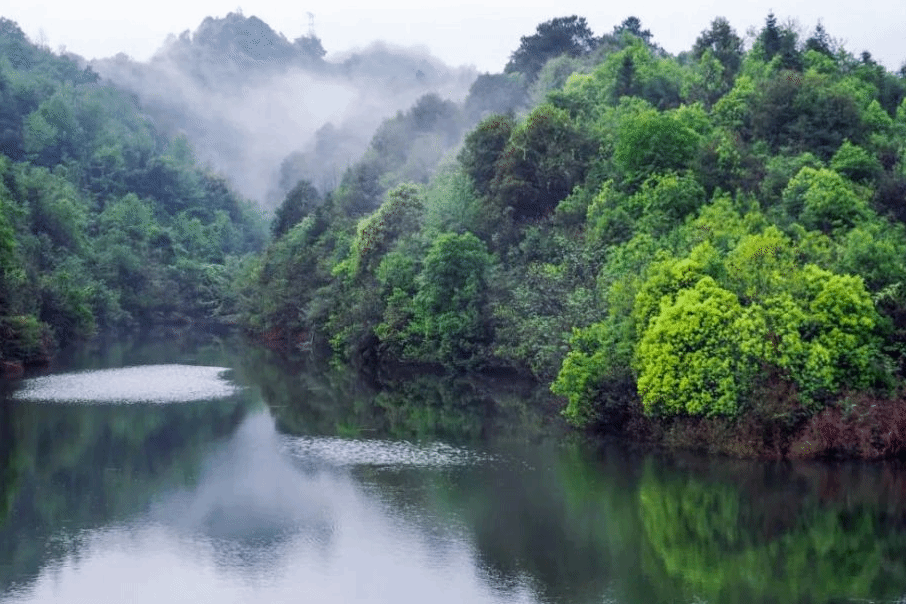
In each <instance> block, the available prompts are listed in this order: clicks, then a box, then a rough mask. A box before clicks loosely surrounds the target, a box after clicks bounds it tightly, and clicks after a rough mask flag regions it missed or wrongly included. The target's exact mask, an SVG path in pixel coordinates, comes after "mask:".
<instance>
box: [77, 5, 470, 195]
mask: <svg viewBox="0 0 906 604" xmlns="http://www.w3.org/2000/svg"><path fill="white" fill-rule="evenodd" d="M327 50H330V51H331V55H327ZM339 50H340V49H335V48H333V49H325V48H324V47H323V46H322V45H321V41H320V39H318V38H317V36H315V35H314V34H313V33H310V34H309V35H305V36H300V37H299V38H296V39H295V40H293V41H290V40H287V39H286V38H285V37H284V36H283V35H282V34H279V33H278V32H276V31H274V30H273V29H272V28H271V27H270V26H269V25H268V24H267V23H265V22H264V21H262V20H261V19H258V18H257V17H254V16H245V15H243V14H242V13H241V12H235V13H229V14H228V15H227V16H226V17H222V18H213V17H207V18H206V19H205V20H204V21H202V23H201V24H200V25H199V26H198V28H197V29H196V30H195V31H194V32H192V33H190V32H189V31H185V32H183V33H182V34H180V35H179V36H172V35H171V36H170V37H169V38H168V39H167V41H166V42H165V43H164V44H163V45H162V46H161V48H160V49H158V51H157V52H156V53H155V54H154V56H153V57H152V58H151V59H150V60H149V61H147V62H139V61H134V60H132V59H130V58H129V57H127V56H126V55H118V56H116V57H114V58H110V59H100V60H95V61H92V62H91V66H92V68H93V69H94V70H95V71H97V72H98V73H99V74H100V75H101V77H103V78H106V79H109V80H110V81H112V82H113V83H115V84H116V85H117V86H120V87H122V88H125V89H127V90H130V91H131V92H134V93H135V94H136V95H137V96H138V98H139V100H140V102H141V103H142V107H143V109H144V110H145V111H146V112H147V113H148V114H149V115H150V116H151V117H152V118H153V119H154V121H155V123H156V124H157V126H158V127H159V128H160V129H161V130H162V131H163V132H164V133H165V134H168V135H176V134H177V133H184V134H185V135H186V137H187V138H188V139H189V141H190V142H191V143H192V144H193V147H194V148H195V149H196V150H197V153H198V156H199V160H200V161H202V162H203V163H210V164H211V165H213V166H214V167H215V168H216V169H218V170H219V171H221V172H222V173H223V174H225V175H227V177H228V178H229V179H230V181H231V182H232V183H234V185H235V187H236V189H237V190H238V191H240V192H241V193H242V194H243V195H245V196H246V197H249V198H250V199H254V200H255V201H257V202H258V203H259V204H262V205H263V206H265V207H267V208H268V209H273V208H274V207H275V206H276V205H277V204H279V202H280V201H281V200H282V199H283V197H284V196H285V195H286V193H287V192H288V191H289V190H290V189H291V188H292V186H293V185H294V184H295V183H296V181H298V180H299V179H300V178H306V179H308V180H311V181H312V182H314V184H315V185H316V186H317V187H318V188H319V189H320V190H321V191H322V192H323V191H326V190H328V189H333V188H335V187H336V185H337V182H338V181H339V178H340V176H341V175H342V173H343V171H344V170H345V169H346V168H347V167H348V166H349V165H350V164H352V163H353V162H354V161H355V160H356V159H357V158H359V157H360V156H361V155H362V153H363V152H364V151H365V148H366V147H367V145H368V141H369V140H370V139H371V135H372V134H373V133H374V130H375V129H376V128H377V127H378V126H379V125H380V123H381V121H382V120H383V119H385V118H389V117H391V116H393V115H394V114H396V112H397V111H400V110H404V109H406V108H408V107H409V106H411V105H412V103H413V102H415V100H416V99H418V98H419V97H421V96H423V95H425V94H429V93H433V94H436V95H438V96H440V97H441V98H442V99H444V100H447V101H450V100H453V101H460V100H462V98H463V97H464V96H465V95H466V93H467V91H468V88H469V86H470V85H471V84H472V82H473V81H474V79H475V77H476V75H477V74H476V73H475V70H474V69H472V68H465V67H459V68H454V67H450V66H447V65H445V64H444V63H443V62H442V61H440V60H439V59H437V58H436V57H432V56H430V55H429V54H428V53H427V52H425V51H419V50H415V49H405V48H399V47H393V46H389V45H387V44H382V43H374V44H371V45H369V46H367V47H365V48H361V49H357V50H354V51H349V52H346V53H345V54H342V53H338V51H339Z"/></svg>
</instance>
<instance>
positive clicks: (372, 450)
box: [284, 437, 493, 468]
mask: <svg viewBox="0 0 906 604" xmlns="http://www.w3.org/2000/svg"><path fill="white" fill-rule="evenodd" d="M284 448H285V449H286V450H287V451H288V452H289V453H290V454H292V455H294V456H296V457H298V458H301V459H305V460H314V461H319V462H322V463H327V464H329V465H332V466H404V467H426V468H427V467H430V468H435V467H443V466H466V465H475V464H478V463H483V462H487V461H490V460H492V459H493V458H492V457H491V456H490V455H487V454H482V453H478V452H476V451H470V450H468V449H459V448H456V447H452V446H450V445H447V444H444V443H428V444H424V445H421V444H415V443H410V442H404V441H387V440H352V439H345V438H337V437H286V438H285V440H284Z"/></svg>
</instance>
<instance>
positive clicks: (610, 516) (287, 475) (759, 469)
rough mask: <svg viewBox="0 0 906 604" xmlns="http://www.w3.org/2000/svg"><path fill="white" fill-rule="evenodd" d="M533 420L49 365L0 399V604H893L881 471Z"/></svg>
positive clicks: (511, 406) (227, 354)
mask: <svg viewBox="0 0 906 604" xmlns="http://www.w3.org/2000/svg"><path fill="white" fill-rule="evenodd" d="M545 398H546V395H545V393H544V392H543V391H537V390H535V391H533V390H531V389H527V388H526V387H525V386H524V385H519V384H513V383H507V382H504V381H500V380H498V381H496V382H492V381H482V382H474V381H467V380H452V379H442V378H437V377H426V376H423V377H419V378H416V379H412V380H408V381H401V382H398V383H395V384H393V385H392V387H391V388H389V389H384V390H382V391H377V390H375V389H373V388H371V387H369V386H366V385H365V384H364V383H363V382H362V380H361V379H358V378H357V377H356V376H354V375H351V374H349V373H343V372H338V371H336V370H330V369H326V368H323V367H318V368H316V367H308V368H305V367H300V366H290V365H288V364H286V363H284V362H281V361H280V360H279V359H276V358H274V357H272V356H270V355H269V354H268V353H265V352H263V351H260V350H256V349H254V348H249V347H243V346H241V345H238V344H235V343H230V342H222V341H217V340H206V341H205V340H200V341H199V340H192V339H190V338H184V339H180V338H170V339H168V340H167V341H166V342H161V341H157V342H155V341H150V342H144V343H141V344H136V343H122V342H120V343H113V344H108V345H105V346H100V347H95V348H94V349H89V348H86V349H83V350H79V351H75V352H72V353H71V354H69V355H68V356H66V357H64V358H63V360H62V361H61V363H60V364H59V366H57V367H55V368H53V370H51V371H50V372H47V374H46V375H41V376H33V377H32V379H28V380H25V381H20V382H17V383H15V384H7V385H6V389H5V390H4V391H3V392H2V393H0V602H2V603H4V604H5V603H10V604H12V603H16V604H20V603H21V604H24V603H32V602H35V603H37V602H42V603H43V602H66V603H81V602H85V603H98V602H129V603H139V604H144V603H148V604H150V603H161V602H190V603H192V604H199V603H206V602H212V603H233V602H235V603H240V602H242V603H245V602H249V603H253V602H254V603H268V602H274V603H282V602H287V603H288V602H293V603H297V602H318V603H326V604H332V603H346V602H375V603H377V602H381V603H385V602H386V603H392V604H404V603H413V604H414V603H424V602H431V603H432V604H440V603H446V602H450V603H457V604H460V603H468V602H475V603H485V602H488V603H491V602H494V603H516V602H526V603H536V602H538V603H540V602H545V603H548V602H549V603H580V602H581V603H585V602H597V603H608V602H619V603H646V602H665V603H666V602H670V603H673V602H677V603H679V602H683V603H686V602H689V603H700V602H715V603H717V602H732V603H736V602H739V603H753V602H755V603H757V602H777V603H786V602H815V603H818V602H821V603H829V602H897V601H904V602H906V599H903V596H904V594H906V472H904V469H903V468H902V467H901V466H899V465H897V464H893V463H889V464H881V465H859V464H839V465H827V464H764V463H743V462H735V461H728V460H708V459H705V458H701V457H694V456H664V455H640V454H633V453H630V452H628V451H626V450H625V449H623V448H620V447H616V446H606V447H602V446H595V445H592V444H589V443H583V442H580V441H578V440H577V439H575V438H564V437H563V436H562V435H560V434H559V433H558V432H559V429H558V427H557V425H556V423H555V422H551V421H549V420H547V419H545V418H544V417H543V416H542V415H541V414H539V413H538V412H537V411H534V410H533V409H537V408H539V407H540V406H542V405H543V403H544V400H545Z"/></svg>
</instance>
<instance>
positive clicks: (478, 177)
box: [459, 115, 515, 195]
mask: <svg viewBox="0 0 906 604" xmlns="http://www.w3.org/2000/svg"><path fill="white" fill-rule="evenodd" d="M513 128H515V123H514V121H513V118H511V117H507V116H504V115H492V116H490V117H488V118H485V119H484V120H483V121H482V122H481V123H480V124H478V126H476V127H475V129H474V130H472V132H470V133H469V134H468V136H466V140H465V143H464V144H463V148H462V151H460V153H459V161H460V163H461V164H462V167H463V169H464V170H465V172H466V174H468V175H469V177H470V178H471V179H472V182H473V183H474V185H475V190H476V192H478V193H479V194H480V195H487V194H488V193H490V190H491V181H492V180H494V164H495V163H496V162H497V159H498V158H499V157H500V155H501V154H502V153H503V150H504V149H505V148H506V145H507V142H508V141H509V140H510V135H511V134H512V132H513Z"/></svg>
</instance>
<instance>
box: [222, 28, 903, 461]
mask: <svg viewBox="0 0 906 604" xmlns="http://www.w3.org/2000/svg"><path fill="white" fill-rule="evenodd" d="M904 76H906V70H901V71H900V72H899V73H890V72H887V71H886V70H885V69H883V68H882V67H881V66H879V65H878V64H877V63H875V62H874V61H873V60H872V59H871V55H870V54H869V53H867V52H863V53H862V54H861V55H859V56H854V55H853V54H851V53H850V52H849V51H847V50H846V49H845V48H843V46H842V45H841V44H840V43H838V42H837V41H835V40H834V39H833V38H831V37H830V35H829V34H828V33H827V32H826V31H825V30H824V28H823V26H822V25H821V24H820V23H818V24H817V25H816V26H815V29H814V30H813V32H812V33H811V35H810V36H809V37H807V38H805V39H801V38H800V35H799V34H798V33H797V32H796V31H795V30H794V29H792V28H791V27H790V26H788V25H781V24H778V22H777V20H776V18H775V17H774V15H773V14H770V15H768V16H767V18H766V20H765V22H764V25H763V26H762V27H761V29H760V30H759V31H756V32H755V35H754V36H750V37H749V38H748V43H744V41H743V38H742V37H741V36H740V35H739V34H737V32H736V31H735V30H734V29H733V28H732V27H731V26H730V25H729V23H728V22H727V20H726V19H723V18H720V17H718V18H716V19H714V20H713V21H712V23H710V24H709V25H708V27H707V28H706V29H704V30H703V31H702V32H701V35H700V36H699V37H698V39H697V40H696V42H695V44H694V46H693V48H692V49H691V50H690V51H688V52H684V53H681V54H680V55H679V56H671V55H670V54H669V53H666V52H665V51H664V50H663V49H661V48H660V47H659V46H657V44H656V43H655V41H654V36H653V35H652V34H651V32H650V31H648V30H646V29H644V27H643V25H642V23H641V22H640V21H639V20H638V19H636V18H634V17H630V18H627V19H626V20H625V21H623V22H622V23H621V24H619V25H617V26H615V27H614V29H613V32H612V33H608V34H604V35H602V36H595V35H594V34H593V32H591V31H590V30H589V28H588V26H587V24H586V22H585V20H584V19H582V18H579V17H577V16H571V17H562V18H557V19H553V20H551V21H548V22H546V23H543V24H541V25H539V26H538V28H537V31H536V32H535V33H534V34H532V35H528V36H525V37H523V38H522V43H521V45H520V47H519V48H518V49H516V50H515V51H514V52H513V54H512V57H511V60H510V62H509V63H508V64H507V65H506V68H505V70H504V73H502V74H486V75H483V76H480V77H479V78H478V79H477V80H476V81H475V83H474V84H473V87H472V91H471V96H470V97H469V98H467V100H466V102H465V104H464V105H463V107H462V109H461V110H460V111H462V112H463V114H462V115H465V116H467V118H466V119H468V117H472V118H473V119H478V118H480V119H481V121H480V123H478V124H477V125H475V126H474V128H472V129H471V131H470V132H468V133H467V135H466V136H465V137H464V142H463V144H462V146H461V149H460V151H459V153H458V156H457V157H456V158H450V157H448V158H447V159H446V160H445V162H444V163H443V164H442V167H441V168H440V170H439V171H438V172H437V173H435V174H433V175H431V176H430V178H427V179H426V178H425V177H424V173H422V174H419V175H418V177H416V178H408V179H407V174H409V175H412V174H413V172H412V162H413V156H412V155H410V154H409V152H410V151H411V150H412V149H413V148H414V142H413V141H414V140H415V139H416V136H415V133H416V132H431V133H433V135H435V136H439V135H441V134H442V133H443V132H449V133H451V135H452V130H444V126H442V124H444V123H452V122H445V121H444V120H445V119H451V120H452V119H453V118H452V117H449V118H446V117H443V116H454V115H455V114H456V109H455V108H454V107H453V106H450V107H449V108H446V109H441V105H440V104H438V103H435V104H434V108H433V109H432V110H431V111H430V112H429V114H430V115H435V116H437V118H436V119H434V120H433V121H432V122H431V123H430V124H428V123H426V122H424V121H420V120H419V119H418V118H417V117H416V113H417V111H416V109H415V108H413V110H411V111H410V112H409V113H407V114H400V115H399V116H397V117H396V118H394V119H392V120H389V121H387V122H385V124H384V125H383V126H381V128H379V129H378V132H377V134H376V135H375V136H374V138H373V139H372V143H371V147H370V149H369V150H368V151H367V152H366V154H365V156H364V158H363V159H362V160H361V161H360V162H359V163H358V164H356V165H355V166H353V167H352V168H351V169H350V170H349V171H348V172H347V173H346V174H345V175H344V177H343V179H342V180H341V182H340V184H339V186H338V187H337V188H336V189H335V190H333V191H331V192H329V193H328V194H327V195H326V196H325V198H324V200H323V201H322V202H320V204H313V203H308V202H304V203H303V201H302V200H303V198H308V199H310V198H311V196H310V195H309V196H308V197H306V196H304V195H301V196H300V193H299V191H305V190H306V189H305V187H302V188H301V189H298V188H297V189H296V190H294V191H296V192H295V193H294V194H293V195H290V196H288V197H287V198H286V201H285V202H284V205H285V208H284V209H282V210H281V214H280V216H281V220H280V222H279V226H275V229H274V232H275V233H276V234H277V235H278V236H277V237H276V239H275V240H274V241H273V242H272V243H271V245H270V246H269V248H268V250H267V251H266V252H265V254H264V255H263V256H261V257H260V259H259V260H258V262H257V264H256V266H255V267H254V268H253V269H252V270H250V271H249V273H247V275H246V280H245V281H243V282H239V283H237V286H238V287H239V294H238V295H239V297H240V299H241V300H243V304H244V305H245V317H246V322H247V325H248V327H249V329H250V330H251V331H253V332H257V333H261V334H266V335H267V336H268V337H269V338H270V339H271V340H272V341H275V342H282V343H283V344H285V345H290V346H291V345H293V343H296V342H302V341H305V342H308V341H310V340H311V338H312V337H313V336H319V337H320V338H322V341H323V342H325V343H327V344H329V345H330V347H331V348H332V350H333V352H334V354H335V355H336V357H337V359H339V360H343V361H350V362H353V363H355V364H357V365H359V366H361V367H364V368H372V369H373V368H377V367H380V366H382V365H384V364H387V363H398V362H403V363H419V364H421V363H429V364H434V365H440V366H443V367H446V368H448V369H449V370H451V371H461V370H464V369H469V370H474V369H480V368H502V367H507V368H512V369H516V370H519V371H526V372H530V373H531V374H533V375H534V376H535V377H536V378H538V379H539V380H541V381H544V382H547V383H550V384H552V390H553V391H554V392H555V393H556V394H558V395H561V396H563V397H564V399H565V401H566V410H565V413H566V416H567V417H568V418H569V419H570V420H571V421H572V422H573V423H575V424H576V425H578V426H587V427H593V428H595V429H598V430H604V431H617V432H621V431H622V432H624V433H625V432H626V431H627V430H629V431H632V430H636V429H641V430H642V431H643V432H644V431H647V432H649V433H650V432H651V431H652V430H653V431H655V432H657V431H660V432H659V433H662V434H664V432H663V431H664V430H667V432H666V434H668V435H669V434H670V430H671V429H672V428H671V425H672V424H671V422H673V421H674V420H682V421H686V422H687V424H688V421H692V420H695V421H699V420H701V421H703V422H704V423H699V424H696V425H699V426H700V427H701V431H700V433H701V434H702V435H705V438H707V434H710V433H709V432H708V430H712V431H713V430H715V429H725V428H727V427H729V428H730V431H731V432H734V433H736V434H743V433H744V436H745V438H742V437H740V441H741V440H746V442H747V443H749V444H746V445H745V446H742V445H740V447H741V448H743V449H744V448H745V447H749V448H750V449H751V448H752V447H754V448H755V449H758V448H759V447H761V448H762V450H764V449H770V448H771V447H774V449H776V450H778V451H781V452H782V453H784V454H786V453H788V452H789V450H790V447H791V446H792V444H791V443H793V442H794V440H795V439H796V438H799V437H802V438H805V436H803V434H805V432H803V430H806V431H807V430H812V431H815V430H818V427H820V426H821V425H825V424H833V423H834V422H838V423H840V425H845V426H846V428H845V430H844V429H842V428H841V430H843V432H846V430H849V432H846V434H843V432H840V434H841V436H840V439H838V440H840V441H841V442H843V441H845V443H844V444H845V446H847V447H849V448H850V450H851V451H850V452H852V451H855V452H856V453H858V454H862V455H865V456H873V455H884V454H890V453H891V452H893V451H897V450H903V447H904V444H906V423H904V422H903V421H899V423H898V422H897V421H892V420H891V421H892V423H891V422H890V421H888V420H890V418H891V417H896V416H897V415H898V413H899V411H897V410H899V409H901V407H900V406H899V405H901V403H899V402H897V401H898V399H897V398H896V395H895V392H896V390H897V388H898V387H899V385H900V384H901V383H902V378H903V369H904V362H906V354H904V353H906V349H904V344H906V340H904V338H906V335H904V334H906V289H904V279H906V265H904V259H906V256H904V254H906V231H904V227H903V224H902V223H903V220H904V218H906V211H904V196H906V160H904V156H903V152H904V141H906V102H904V98H906V77H904ZM498 91H511V92H515V93H516V94H508V95H507V97H508V98H511V99H515V98H518V99H519V103H518V104H515V105H514V104H511V105H510V107H508V108H506V107H501V106H500V104H499V103H498V101H497V100H496V98H497V97H498V95H500V94H501V92H498ZM479 96H480V97H481V98H480V99H479V98H478V97H479ZM519 105H525V106H526V108H525V109H519V108H518V107H519ZM513 108H516V109H517V111H518V113H517V114H514V113H513V112H512V111H511V109H513ZM489 110H490V111H489ZM454 121H455V120H454ZM419 123H420V124H422V125H421V126H419V125H417V124H419ZM418 156H419V155H416V157H418ZM407 180H410V181H413V182H414V183H415V184H414V185H413V184H408V183H407V182H406V181H407ZM288 216H292V217H293V220H294V221H295V224H294V225H292V226H290V225H289V224H288V223H287V221H286V217H288ZM872 397H874V398H872ZM875 401H881V403H879V404H877V405H874V406H871V407H870V408H869V402H875ZM866 410H867V411H866ZM857 411H858V413H857ZM885 414H886V415H885ZM640 418H642V419H641V420H640ZM857 418H862V419H857ZM866 418H867V419H866ZM885 418H886V419H885ZM885 421H888V423H886V424H885V423H884V422H885ZM640 422H641V423H640ZM664 422H666V423H664ZM808 422H811V423H808ZM816 422H817V423H816ZM821 422H824V424H822V423H821ZM841 422H842V423H841ZM859 422H862V423H859ZM640 426H641V428H640ZM816 426H818V427H816ZM882 427H883V431H884V434H883V435H882V434H881V433H880V432H881V429H882ZM835 429H837V428H835ZM747 430H748V431H747ZM838 431H839V430H838ZM847 439H848V440H847ZM756 441H757V444H756V445H752V444H751V443H755V442H756ZM803 446H804V445H803ZM898 447H899V449H898ZM743 453H744V451H743Z"/></svg>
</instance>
